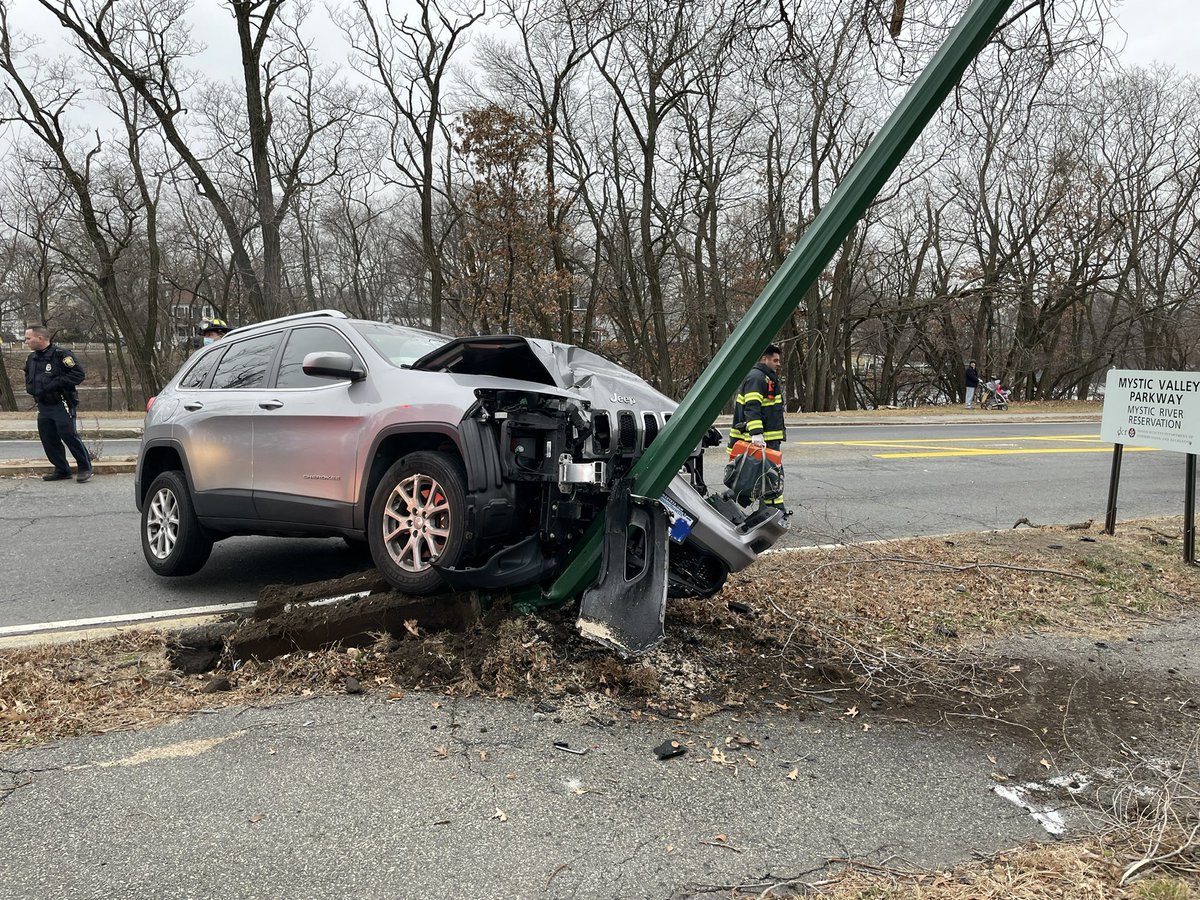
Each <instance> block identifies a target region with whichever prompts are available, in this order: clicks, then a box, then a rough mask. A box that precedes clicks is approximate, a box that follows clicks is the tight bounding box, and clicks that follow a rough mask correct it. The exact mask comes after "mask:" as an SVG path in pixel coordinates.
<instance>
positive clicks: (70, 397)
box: [25, 325, 92, 483]
mask: <svg viewBox="0 0 1200 900" xmlns="http://www.w3.org/2000/svg"><path fill="white" fill-rule="evenodd" d="M25 346H26V347H28V348H29V350H30V351H31V352H30V354H29V357H28V358H27V359H26V360H25V391H26V392H27V393H28V394H30V395H31V396H32V397H33V399H34V400H36V401H37V409H38V417H37V424H38V437H40V438H41V439H42V449H43V450H44V451H45V453H46V458H47V459H48V460H50V464H51V465H52V466H54V471H53V472H52V473H50V474H49V475H43V476H42V480H43V481H63V480H64V479H67V478H70V477H71V466H70V464H69V463H68V462H67V454H66V450H70V451H71V455H72V456H73V457H75V467H76V475H75V480H76V481H78V482H80V483H83V482H85V481H90V480H91V478H92V461H91V459H90V458H89V456H88V451H87V447H85V446H84V445H83V441H82V440H81V439H80V437H79V432H78V430H76V428H75V409H76V407H78V406H79V392H78V391H77V390H76V387H77V386H78V385H79V383H80V382H82V381H83V378H84V372H83V366H81V365H80V364H79V360H77V359H76V358H75V354H73V353H72V352H71V351H70V350H68V349H66V348H65V347H60V346H58V345H57V344H54V343H51V341H50V332H49V331H48V330H47V329H46V326H44V325H33V326H31V327H29V328H26V329H25ZM64 448H65V449H64Z"/></svg>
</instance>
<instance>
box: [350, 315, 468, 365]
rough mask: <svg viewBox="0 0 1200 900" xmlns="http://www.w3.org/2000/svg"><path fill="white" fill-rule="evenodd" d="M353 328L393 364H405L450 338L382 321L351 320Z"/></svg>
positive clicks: (441, 344) (414, 360)
mask: <svg viewBox="0 0 1200 900" xmlns="http://www.w3.org/2000/svg"><path fill="white" fill-rule="evenodd" d="M351 324H352V325H353V327H354V329H355V330H356V331H357V332H358V333H359V334H361V335H362V336H363V337H365V338H366V339H367V341H368V342H369V343H370V344H371V346H372V347H374V348H375V349H376V350H377V351H379V355H380V356H382V357H383V358H384V359H386V360H387V361H388V362H390V363H391V364H392V365H394V366H407V365H408V364H410V363H413V362H416V361H417V360H418V359H420V358H421V357H422V356H424V355H425V354H426V353H430V352H431V351H433V350H436V349H437V348H438V347H441V346H443V345H444V344H446V343H447V342H449V341H450V340H452V338H449V337H446V336H445V335H444V334H437V333H435V332H432V331H420V330H419V329H416V328H405V327H404V326H403V325H387V324H384V323H383V322H353V323H351Z"/></svg>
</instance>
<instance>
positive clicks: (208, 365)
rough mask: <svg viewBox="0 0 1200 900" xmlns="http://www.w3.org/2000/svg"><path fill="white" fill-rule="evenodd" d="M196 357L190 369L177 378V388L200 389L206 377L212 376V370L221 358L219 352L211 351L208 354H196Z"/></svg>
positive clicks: (206, 379)
mask: <svg viewBox="0 0 1200 900" xmlns="http://www.w3.org/2000/svg"><path fill="white" fill-rule="evenodd" d="M196 356H197V357H198V358H197V359H196V360H195V361H193V362H192V364H191V367H190V368H189V369H188V370H187V371H186V372H184V373H183V375H182V376H180V378H179V386H180V387H181V388H202V387H204V385H205V383H206V382H207V381H208V376H209V375H211V374H212V370H213V369H215V368H216V366H217V360H218V359H220V358H221V351H220V350H212V351H210V352H208V353H197V354H196Z"/></svg>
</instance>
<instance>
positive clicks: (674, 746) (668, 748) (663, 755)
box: [654, 741, 687, 759]
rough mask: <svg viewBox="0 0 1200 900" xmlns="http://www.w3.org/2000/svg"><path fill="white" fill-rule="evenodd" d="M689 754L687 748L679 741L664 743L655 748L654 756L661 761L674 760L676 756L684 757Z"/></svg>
mask: <svg viewBox="0 0 1200 900" xmlns="http://www.w3.org/2000/svg"><path fill="white" fill-rule="evenodd" d="M685 753H687V747H685V746H684V745H683V744H681V743H679V741H663V742H662V743H661V744H659V745H658V746H657V747H655V748H654V755H655V756H657V757H658V758H659V759H674V758H675V757H676V756H683V754H685Z"/></svg>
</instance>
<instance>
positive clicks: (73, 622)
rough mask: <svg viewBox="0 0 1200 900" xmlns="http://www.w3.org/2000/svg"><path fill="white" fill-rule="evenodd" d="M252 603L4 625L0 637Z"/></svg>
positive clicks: (180, 615) (229, 608) (220, 610)
mask: <svg viewBox="0 0 1200 900" xmlns="http://www.w3.org/2000/svg"><path fill="white" fill-rule="evenodd" d="M254 607H255V604H253V603H222V604H219V605H217V606H191V607H187V608H185V609H157V610H154V611H153V612H142V613H127V614H124V615H119V616H97V617H96V618H94V619H64V620H62V621H60V622H38V623H36V624H33V625H5V626H4V627H2V628H0V637H4V636H7V635H20V634H37V633H38V632H42V631H60V630H73V629H80V628H96V627H103V626H105V625H128V624H129V623H131V622H153V621H154V620H156V619H182V618H186V617H188V616H214V615H219V614H220V613H227V612H240V611H243V610H251V609H254Z"/></svg>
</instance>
